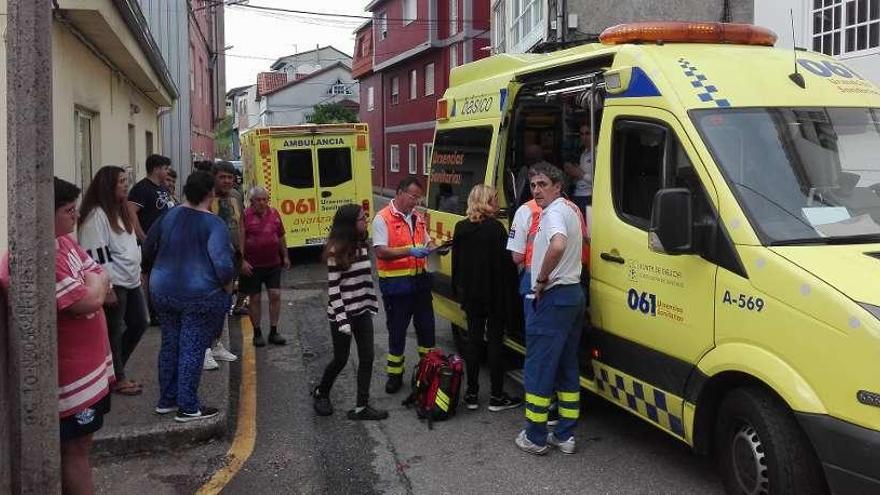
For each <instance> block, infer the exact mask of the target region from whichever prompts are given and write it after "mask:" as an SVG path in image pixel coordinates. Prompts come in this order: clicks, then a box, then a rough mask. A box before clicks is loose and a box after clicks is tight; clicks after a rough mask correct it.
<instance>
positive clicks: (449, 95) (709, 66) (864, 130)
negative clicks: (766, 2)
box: [426, 22, 880, 494]
mask: <svg viewBox="0 0 880 495" xmlns="http://www.w3.org/2000/svg"><path fill="white" fill-rule="evenodd" d="M775 41H776V35H775V34H773V33H772V32H771V31H769V30H766V29H763V28H760V27H756V26H751V25H734V24H719V23H677V22H676V23H673V22H657V23H635V24H627V25H620V26H615V27H613V28H609V29H608V30H606V31H605V32H604V33H603V34H602V35H601V36H600V42H599V43H594V44H589V45H585V46H579V47H575V48H570V49H566V50H563V51H558V52H554V53H549V54H524V55H507V54H503V55H496V56H493V57H490V58H487V59H484V60H480V61H478V62H474V63H471V64H467V65H464V66H461V67H457V68H455V69H453V70H452V74H451V80H450V87H449V89H448V90H447V91H446V93H445V95H444V97H443V99H442V100H440V101H439V102H438V108H437V114H438V115H437V130H436V135H435V141H434V148H433V150H434V151H433V159H432V167H431V177H430V186H429V190H428V194H427V204H426V208H427V213H428V214H429V216H430V221H429V225H430V230H431V233H432V235H433V236H434V238H435V239H436V238H440V239H449V238H450V237H451V232H452V230H453V228H454V225H455V223H456V222H457V221H459V220H461V219H462V218H464V217H463V214H464V212H465V208H466V200H467V196H468V192H469V191H470V189H471V187H472V186H473V185H474V184H478V183H486V184H491V185H494V186H496V187H497V188H498V190H499V191H500V192H501V193H500V196H501V197H502V198H501V199H502V203H503V205H504V206H505V209H504V210H502V215H503V216H505V217H506V218H508V219H509V218H512V217H513V212H514V211H515V209H516V207H517V206H519V205H520V204H521V203H522V202H523V201H524V199H525V198H523V197H522V195H521V193H520V191H522V190H523V189H522V188H521V186H522V184H523V179H522V177H523V175H524V174H523V171H524V170H525V166H526V161H525V160H526V157H525V148H526V147H527V146H530V145H539V146H541V148H542V149H543V152H544V159H545V160H546V161H548V162H550V163H552V164H555V165H562V164H563V163H564V162H565V161H570V160H575V161H576V160H577V159H578V157H579V154H580V153H581V151H580V150H579V149H578V148H577V146H578V144H577V140H578V131H579V128H580V127H581V126H584V125H587V126H588V127H590V128H591V130H592V134H593V136H595V137H594V139H595V142H593V143H586V145H585V146H586V148H585V150H586V152H587V153H590V154H591V155H592V156H594V157H595V159H594V161H593V163H595V166H594V183H593V197H592V211H591V217H592V220H591V225H590V228H591V236H592V241H591V260H590V272H591V282H590V292H591V294H590V307H589V314H590V319H591V323H592V327H591V328H590V329H589V331H587V332H585V337H584V339H583V348H582V349H581V361H582V363H581V369H582V379H581V383H582V386H583V387H584V388H585V389H587V390H590V391H592V392H594V393H596V394H598V395H599V396H601V397H603V398H605V399H607V400H609V401H611V402H612V403H614V404H616V405H618V406H620V407H621V408H623V409H624V410H626V411H628V412H630V413H632V414H634V415H636V416H638V417H640V418H642V419H644V420H646V421H648V422H650V423H651V424H653V425H655V426H656V427H657V428H660V429H661V430H664V431H666V432H667V433H668V434H670V435H672V436H673V437H675V438H677V439H678V440H680V441H682V442H684V443H686V444H687V445H689V446H691V447H692V448H693V449H694V450H695V451H697V452H699V453H713V454H714V455H716V457H717V459H718V461H719V465H720V471H721V473H722V477H723V480H724V483H725V487H726V489H727V490H728V491H729V492H730V493H798V494H804V493H824V492H827V491H829V490H830V491H833V492H835V493H880V320H878V318H880V90H878V88H877V86H875V85H874V84H872V83H871V82H869V81H868V80H866V79H865V78H864V77H863V76H862V75H861V74H859V73H857V72H856V71H854V70H852V69H850V68H849V67H847V66H846V65H845V64H844V63H841V62H840V61H838V60H836V59H833V58H831V57H827V56H824V55H822V54H819V53H813V52H809V51H804V50H801V49H795V50H792V49H779V48H774V47H773V45H774V43H775ZM572 150H573V151H572ZM526 190H527V188H526ZM447 258H448V257H447ZM449 269H450V260H448V259H444V260H442V265H441V267H440V270H439V272H438V273H437V274H436V278H435V280H436V281H435V292H434V296H435V297H434V305H435V309H436V311H437V313H438V314H440V315H441V316H443V317H445V318H447V319H449V320H451V321H452V322H453V324H454V325H455V326H457V327H462V328H463V327H465V326H466V321H465V318H464V315H463V313H462V311H461V310H460V308H459V306H458V304H457V302H456V301H455V300H454V298H453V297H452V293H451V291H450V290H449V289H450V281H449ZM506 343H507V345H508V346H509V347H511V348H513V349H516V350H518V351H520V352H525V340H524V338H523V335H522V330H521V329H520V330H517V329H516V328H515V325H514V328H512V329H509V332H508V336H507V341H506ZM586 420H587V421H589V415H587V416H586Z"/></svg>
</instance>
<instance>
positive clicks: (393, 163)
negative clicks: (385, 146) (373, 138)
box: [389, 144, 400, 172]
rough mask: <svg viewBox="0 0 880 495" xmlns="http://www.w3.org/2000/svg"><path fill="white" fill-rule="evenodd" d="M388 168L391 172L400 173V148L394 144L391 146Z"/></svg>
mask: <svg viewBox="0 0 880 495" xmlns="http://www.w3.org/2000/svg"><path fill="white" fill-rule="evenodd" d="M389 166H390V167H391V171H392V172H400V146H398V145H396V144H392V145H391V152H390V153H389Z"/></svg>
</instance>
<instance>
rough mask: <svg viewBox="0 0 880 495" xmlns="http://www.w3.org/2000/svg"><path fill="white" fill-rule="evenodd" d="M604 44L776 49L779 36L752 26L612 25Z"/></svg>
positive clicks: (670, 23) (727, 24)
mask: <svg viewBox="0 0 880 495" xmlns="http://www.w3.org/2000/svg"><path fill="white" fill-rule="evenodd" d="M599 41H601V42H602V43H603V44H605V45H621V44H624V43H731V44H737V45H757V46H773V45H774V44H775V43H776V33H774V32H773V31H771V30H769V29H767V28H764V27H761V26H754V25H752V24H735V23H726V22H679V21H651V22H632V23H627V24H618V25H616V26H612V27H610V28H608V29H606V30H605V31H602V34H600V35H599Z"/></svg>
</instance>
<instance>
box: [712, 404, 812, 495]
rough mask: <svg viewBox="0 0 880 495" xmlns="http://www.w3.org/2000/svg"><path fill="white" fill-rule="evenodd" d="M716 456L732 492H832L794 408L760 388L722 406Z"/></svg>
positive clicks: (726, 484)
mask: <svg viewBox="0 0 880 495" xmlns="http://www.w3.org/2000/svg"><path fill="white" fill-rule="evenodd" d="M715 453H716V459H717V460H718V464H719V468H720V471H721V476H722V479H723V481H724V488H725V491H726V492H727V493H730V494H740V493H756V494H762V493H770V494H797V495H813V494H825V493H828V488H827V485H826V483H825V479H824V476H823V472H822V466H821V465H820V463H819V460H818V458H817V457H816V454H815V452H814V451H813V448H812V445H811V444H810V441H809V439H808V438H807V436H806V434H805V433H804V432H803V430H801V428H800V426H798V424H797V421H796V420H795V418H794V416H793V415H792V414H791V411H790V410H789V409H788V407H786V406H785V404H783V403H782V402H781V401H780V400H779V399H777V398H776V397H775V396H773V395H772V394H771V393H770V392H768V391H766V390H764V389H763V388H760V387H752V386H750V387H743V388H738V389H734V390H733V391H732V392H730V393H729V394H728V395H727V396H726V397H725V398H724V400H723V401H722V403H721V407H720V409H719V413H718V420H717V423H716V428H715Z"/></svg>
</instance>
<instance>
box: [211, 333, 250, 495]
mask: <svg viewBox="0 0 880 495" xmlns="http://www.w3.org/2000/svg"><path fill="white" fill-rule="evenodd" d="M240 321H241V342H242V345H241V353H242V358H241V384H240V385H239V389H238V390H239V393H238V426H237V427H236V428H235V438H233V440H232V445H231V446H230V447H229V452H227V454H226V462H227V464H226V467H224V468H223V469H221V470H219V471H217V472H216V473H214V476H212V477H211V479H210V480H208V482H207V483H205V484H204V485H202V487H201V488H199V491H198V492H196V494H197V495H214V494H217V493H220V491H221V490H223V488H224V487H225V486H226V485H227V484H228V483H229V482H230V481H232V478H233V477H235V475H236V474H238V471H239V470H240V469H241V467H242V466H244V463H245V462H246V461H247V460H248V458H249V457H250V456H251V454H252V453H253V452H254V443H255V442H256V438H257V364H256V360H255V358H254V347H253V346H252V345H249V344H250V342H251V339H252V337H253V334H254V328H253V327H252V326H251V319H250V318H248V317H244V318H242V319H241V320H240Z"/></svg>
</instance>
